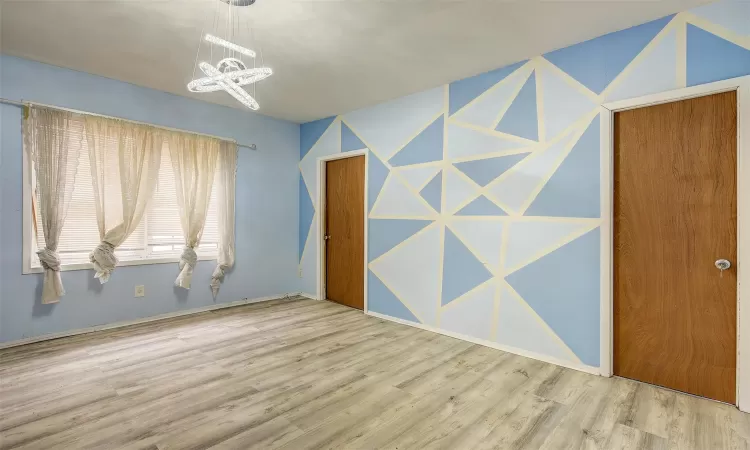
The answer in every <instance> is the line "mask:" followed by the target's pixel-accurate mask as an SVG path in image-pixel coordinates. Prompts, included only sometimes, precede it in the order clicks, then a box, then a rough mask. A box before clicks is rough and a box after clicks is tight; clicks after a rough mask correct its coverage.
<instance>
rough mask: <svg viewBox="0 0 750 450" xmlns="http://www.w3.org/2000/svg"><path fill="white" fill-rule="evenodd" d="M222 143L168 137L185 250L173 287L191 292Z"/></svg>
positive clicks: (177, 135) (187, 136)
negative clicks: (197, 250)
mask: <svg viewBox="0 0 750 450" xmlns="http://www.w3.org/2000/svg"><path fill="white" fill-rule="evenodd" d="M221 145H222V141H220V140H218V139H215V138H210V137H205V136H199V135H195V134H188V133H178V132H172V133H170V134H169V158H170V160H171V161H172V170H173V171H174V179H175V188H176V191H177V206H178V208H179V211H180V224H181V225H182V235H183V238H184V239H185V247H184V248H183V250H182V255H181V256H180V274H179V275H178V276H177V279H176V280H175V282H174V284H175V286H179V287H182V288H185V289H190V282H191V280H192V277H193V269H194V268H195V264H196V262H197V261H198V255H197V254H196V253H195V249H196V247H198V245H199V244H200V241H201V235H202V234H203V227H204V225H205V224H206V214H207V212H208V204H209V202H210V200H211V187H212V185H213V182H214V174H215V173H216V162H217V158H218V155H219V149H220V147H221Z"/></svg>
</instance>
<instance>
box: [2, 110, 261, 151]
mask: <svg viewBox="0 0 750 450" xmlns="http://www.w3.org/2000/svg"><path fill="white" fill-rule="evenodd" d="M0 103H5V104H6V105H14V106H26V105H36V106H42V107H45V108H51V109H57V110H60V111H67V112H71V113H75V114H87V115H89V116H97V117H104V118H105V119H115V120H122V121H124V122H130V123H135V124H138V125H148V126H150V127H154V128H159V129H162V130H168V131H178V132H180V133H189V134H195V135H198V136H205V137H210V138H214V139H219V140H222V141H230V142H234V143H235V144H237V146H238V147H245V148H249V149H250V150H257V146H256V145H255V144H240V143H239V142H237V141H236V140H234V139H229V138H225V137H221V136H214V135H212V134H206V133H196V132H195V131H188V130H181V129H179V128H171V127H163V126H161V125H154V124H152V123H146V122H139V121H137V120H130V119H123V118H122V117H114V116H106V115H104V114H96V113H91V112H86V111H79V110H77V109H70V108H63V107H61V106H54V105H45V104H44V103H38V102H31V101H20V102H19V101H17V100H10V99H7V98H0Z"/></svg>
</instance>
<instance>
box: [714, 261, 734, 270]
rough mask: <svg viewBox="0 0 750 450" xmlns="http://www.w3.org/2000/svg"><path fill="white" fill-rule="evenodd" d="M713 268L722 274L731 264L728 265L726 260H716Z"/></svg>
mask: <svg viewBox="0 0 750 450" xmlns="http://www.w3.org/2000/svg"><path fill="white" fill-rule="evenodd" d="M714 266H716V268H717V269H719V270H721V271H722V272H723V271H725V270H727V269H728V268H730V267H732V263H730V262H729V261H728V260H726V259H717V260H716V262H715V263H714Z"/></svg>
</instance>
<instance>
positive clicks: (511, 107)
mask: <svg viewBox="0 0 750 450" xmlns="http://www.w3.org/2000/svg"><path fill="white" fill-rule="evenodd" d="M747 74H750V3H749V2H747V1H723V2H718V3H714V4H710V5H706V6H703V7H700V8H696V9H694V10H691V11H686V12H682V13H679V14H676V15H673V16H669V17H665V18H662V19H659V20H655V21H653V22H649V23H646V24H643V25H640V26H636V27H633V28H630V29H627V30H623V31H619V32H616V33H612V34H608V35H606V36H602V37H599V38H596V39H593V40H590V41H587V42H583V43H580V44H577V45H574V46H571V47H567V48H564V49H560V50H557V51H553V52H550V53H548V54H545V55H542V56H538V57H535V58H532V59H530V60H528V61H521V62H519V63H516V64H513V65H510V66H507V67H503V68H500V69H497V70H494V71H491V72H487V73H484V74H480V75H477V76H474V77H471V78H467V79H464V80H460V81H456V82H454V83H450V84H449V85H446V86H442V87H438V88H435V89H431V90H428V91H424V92H420V93H416V94H413V95H409V96H406V97H402V98H399V99H396V100H393V101H390V102H387V103H383V104H380V105H376V106H373V107H369V108H365V109H362V110H358V111H354V112H350V113H347V114H343V115H340V116H336V117H331V118H327V119H322V120H319V121H316V122H311V123H307V124H303V125H302V126H301V129H300V164H299V166H300V197H301V198H300V205H301V208H300V231H299V245H300V246H299V249H298V251H299V259H300V267H301V270H302V274H303V287H302V290H303V291H305V292H310V293H315V292H316V291H315V289H316V287H315V273H316V266H315V264H316V262H317V261H318V255H317V254H316V252H317V249H316V247H315V245H314V239H311V236H315V235H317V233H318V230H317V229H316V224H315V221H314V217H315V215H316V214H317V213H318V206H317V204H316V199H317V191H316V190H317V180H316V176H317V175H316V172H315V159H316V158H318V157H320V156H324V155H329V154H333V153H338V152H342V151H348V150H355V149H361V148H368V149H369V159H368V161H369V167H368V176H369V179H368V180H369V181H368V183H369V185H368V189H369V208H370V209H369V211H370V212H369V218H368V224H369V242H368V246H369V247H368V248H369V255H368V259H369V261H368V267H369V273H368V302H369V310H370V311H373V312H376V313H380V314H384V315H387V316H392V317H396V318H399V319H403V320H407V321H411V322H418V323H421V324H424V325H428V326H430V327H435V328H439V329H441V330H445V331H448V332H452V333H456V334H459V335H463V336H467V337H471V338H474V339H481V340H484V341H486V342H488V343H491V344H494V345H498V346H501V347H503V348H507V349H510V350H515V351H518V352H521V353H526V354H530V355H532V356H539V357H541V358H545V359H548V360H553V361H556V362H561V363H563V364H567V365H570V366H577V367H585V366H587V367H589V368H592V367H598V366H599V304H600V285H599V278H600V273H599V267H600V262H599V255H600V253H599V252H600V233H599V226H600V223H601V212H600V195H599V193H600V185H599V180H600V160H599V151H600V149H599V147H600V136H599V125H600V123H599V120H600V118H599V106H600V105H601V104H602V103H606V102H610V101H614V100H620V99H625V98H632V97H637V96H641V95H646V94H651V93H656V92H663V91H667V90H671V89H677V88H682V87H686V86H693V85H696V84H702V83H708V82H712V81H718V80H722V79H727V78H733V77H737V76H742V75H747Z"/></svg>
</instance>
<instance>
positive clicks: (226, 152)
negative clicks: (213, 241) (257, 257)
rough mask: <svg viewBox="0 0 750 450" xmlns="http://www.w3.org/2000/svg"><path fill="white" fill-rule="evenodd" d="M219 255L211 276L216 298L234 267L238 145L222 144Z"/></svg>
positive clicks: (220, 153) (219, 193)
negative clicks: (227, 274) (227, 271)
mask: <svg viewBox="0 0 750 450" xmlns="http://www.w3.org/2000/svg"><path fill="white" fill-rule="evenodd" d="M217 172H218V173H217V176H218V177H219V179H218V189H219V192H218V193H217V194H218V195H217V197H216V199H217V201H218V216H219V255H218V257H217V258H216V268H215V269H214V273H213V275H212V276H211V291H212V292H213V294H214V298H216V295H217V294H218V293H219V286H220V285H221V281H222V280H223V279H224V272H225V271H226V270H227V269H229V268H231V267H232V266H233V265H234V190H235V185H236V184H237V144H235V143H233V142H222V143H221V150H220V151H219V160H218V167H217Z"/></svg>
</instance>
